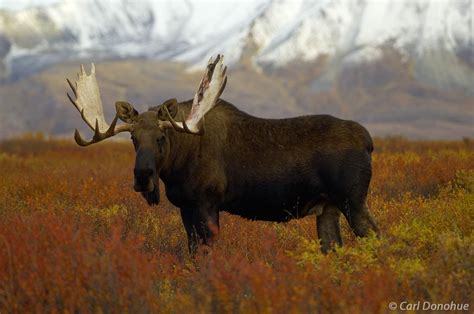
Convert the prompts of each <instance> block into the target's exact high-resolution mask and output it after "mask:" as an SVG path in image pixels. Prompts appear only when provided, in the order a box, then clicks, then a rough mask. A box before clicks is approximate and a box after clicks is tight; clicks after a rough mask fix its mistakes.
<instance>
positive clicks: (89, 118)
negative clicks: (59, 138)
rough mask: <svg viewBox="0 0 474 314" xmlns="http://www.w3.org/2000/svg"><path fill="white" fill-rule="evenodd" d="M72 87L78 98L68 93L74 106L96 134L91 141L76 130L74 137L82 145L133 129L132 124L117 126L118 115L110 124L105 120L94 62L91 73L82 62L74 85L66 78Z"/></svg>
mask: <svg viewBox="0 0 474 314" xmlns="http://www.w3.org/2000/svg"><path fill="white" fill-rule="evenodd" d="M66 80H67V82H68V84H69V86H70V87H71V89H72V91H73V93H74V96H75V97H76V99H73V98H72V97H71V96H70V95H69V93H66V95H67V97H68V98H69V100H70V101H71V102H72V104H73V105H74V107H76V109H77V110H78V111H79V112H80V114H81V117H82V119H83V120H84V122H86V124H87V125H88V126H89V127H90V128H91V129H92V131H94V136H93V137H92V139H91V140H90V141H86V140H84V139H83V138H82V136H81V134H80V133H79V131H78V130H77V129H76V131H75V132H74V139H75V140H76V143H77V144H78V145H80V146H88V145H91V144H94V143H97V142H100V141H102V140H104V139H106V138H109V137H112V136H114V135H116V134H117V133H120V132H125V131H129V132H130V131H131V130H132V125H131V124H124V125H121V126H118V127H116V124H117V119H118V116H117V115H115V118H114V119H113V120H112V123H111V124H110V126H109V125H108V124H107V122H105V118H104V109H103V107H102V101H101V99H100V90H99V85H98V84H97V80H96V78H95V66H94V63H92V67H91V74H90V75H87V73H86V71H85V70H84V66H83V65H82V64H81V72H80V73H78V74H77V81H76V83H75V84H74V85H73V84H72V83H71V81H69V79H66Z"/></svg>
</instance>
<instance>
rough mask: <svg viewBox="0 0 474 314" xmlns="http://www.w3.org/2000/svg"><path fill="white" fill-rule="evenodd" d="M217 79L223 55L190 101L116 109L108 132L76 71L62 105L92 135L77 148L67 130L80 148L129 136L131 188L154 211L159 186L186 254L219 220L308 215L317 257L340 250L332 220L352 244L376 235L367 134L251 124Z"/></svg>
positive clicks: (329, 121) (330, 124) (299, 120)
mask: <svg viewBox="0 0 474 314" xmlns="http://www.w3.org/2000/svg"><path fill="white" fill-rule="evenodd" d="M225 74H226V67H224V66H223V56H219V55H218V56H217V57H216V58H215V59H212V58H211V59H210V60H209V63H208V65H207V68H206V71H205V73H204V76H203V78H202V80H201V83H200V85H199V87H198V90H197V92H196V94H195V96H194V99H192V100H188V101H185V102H180V103H178V102H177V101H176V99H170V100H167V101H165V102H164V103H163V104H162V105H160V106H157V107H152V108H150V109H149V110H148V111H146V112H143V113H138V112H137V111H136V110H135V109H134V108H133V106H132V105H131V104H130V103H128V102H126V101H117V102H116V103H115V108H116V115H115V118H114V119H113V121H112V123H111V124H110V126H109V125H108V124H107V123H106V121H105V119H104V114H103V107H102V102H101V98H100V92H99V87H98V85H97V81H96V78H95V67H94V64H92V69H91V74H90V75H88V74H87V73H86V72H85V70H84V66H82V65H81V72H80V73H79V74H78V80H77V82H76V83H75V84H72V83H71V82H70V81H69V80H67V82H68V83H69V85H70V87H71V89H72V91H73V92H74V96H75V98H72V97H71V96H70V95H69V94H68V95H67V96H68V98H69V99H70V101H71V102H72V103H73V105H74V106H75V107H76V108H77V110H79V112H80V113H81V116H82V118H83V120H84V121H85V122H86V124H87V125H88V126H89V127H90V128H91V129H92V130H93V132H94V135H93V137H92V139H91V140H90V141H86V140H84V139H83V138H82V137H81V135H80V134H79V132H78V130H77V129H76V131H75V134H74V138H75V140H76V142H77V144H79V145H81V146H87V145H91V144H94V143H98V142H100V141H102V140H104V139H106V138H109V137H112V136H114V135H116V134H117V133H120V132H130V133H131V137H132V141H133V145H134V147H135V151H136V159H135V166H134V189H135V191H136V192H140V193H141V194H142V195H143V197H144V198H145V199H146V201H147V202H148V204H150V205H155V204H158V203H159V202H160V193H159V184H158V182H159V178H160V179H161V180H162V181H163V183H164V185H165V187H166V196H167V197H168V199H169V201H170V202H171V203H172V204H174V205H175V206H176V207H178V208H179V209H180V212H181V218H182V221H183V224H184V228H185V229H186V234H187V237H188V245H189V250H190V253H191V254H194V253H195V252H196V249H197V247H198V245H199V244H207V245H208V244H210V243H211V242H212V239H213V237H214V235H215V232H216V231H217V230H218V228H219V212H220V211H227V212H229V213H232V214H236V215H239V216H241V217H245V218H248V219H252V220H265V221H276V222H285V221H289V220H290V219H293V218H300V217H304V216H307V215H309V214H316V216H317V218H316V224H317V233H318V237H319V239H320V241H321V250H322V251H323V252H327V251H328V250H330V249H331V248H332V247H333V246H334V245H342V239H341V234H340V227H339V216H340V212H342V213H343V215H344V216H345V217H346V219H347V221H348V223H349V225H350V227H351V228H352V230H353V232H354V233H355V234H356V236H360V237H364V236H367V235H368V234H369V233H370V232H371V231H373V232H375V233H378V228H377V226H376V224H375V222H374V220H373V218H372V216H371V215H370V213H369V211H368V207H367V203H366V198H367V190H368V187H369V183H370V179H371V174H372V169H371V153H372V151H373V144H372V139H371V137H370V135H369V133H368V132H367V130H366V129H365V128H364V127H362V126H361V125H360V124H358V123H356V122H354V121H348V120H342V119H338V118H335V117H332V116H329V115H310V116H302V117H296V118H289V119H262V118H257V117H253V116H251V115H249V114H247V113H245V112H243V111H240V110H239V109H237V108H236V107H235V106H234V105H232V104H231V103H228V102H226V101H225V100H223V99H220V98H219V97H220V95H221V93H222V92H223V90H224V87H225V85H226V81H227V77H226V75H225ZM118 119H120V120H121V121H123V122H124V123H123V124H121V125H117V121H118Z"/></svg>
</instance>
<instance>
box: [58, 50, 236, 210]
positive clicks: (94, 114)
mask: <svg viewBox="0 0 474 314" xmlns="http://www.w3.org/2000/svg"><path fill="white" fill-rule="evenodd" d="M223 60H224V57H223V56H221V55H218V56H217V57H216V58H215V59H214V60H213V59H212V58H211V59H210V60H209V62H208V65H207V68H206V71H205V73H204V76H203V78H202V79H201V83H200V84H199V87H198V90H197V92H196V94H195V96H194V99H193V103H192V107H191V111H190V112H189V115H188V116H187V117H186V118H185V117H184V116H183V117H182V119H181V120H182V121H181V122H178V121H176V120H175V119H176V115H177V113H178V103H177V101H176V99H172V100H168V101H166V102H165V103H164V104H163V105H162V106H160V108H159V110H157V111H154V110H150V111H146V112H143V113H138V111H137V110H135V108H133V106H132V105H131V104H130V103H128V102H126V101H117V102H116V103H115V110H116V114H115V118H114V119H113V120H112V123H111V124H110V125H108V124H107V122H106V121H105V118H104V110H103V107H102V101H101V97H100V90H99V86H98V84H97V80H96V77H95V66H94V64H92V68H91V73H90V74H89V75H88V74H87V73H86V71H85V70H84V66H83V65H81V71H80V73H78V80H77V81H76V82H75V84H72V83H71V81H69V79H68V80H67V82H68V84H69V86H70V87H71V89H72V91H73V93H74V96H75V98H73V97H71V96H70V95H69V94H67V96H68V98H69V100H70V101H71V102H72V104H73V105H74V106H75V107H76V109H77V110H78V111H79V112H80V113H81V116H82V119H83V120H84V122H85V123H86V124H87V125H88V126H89V127H90V128H91V129H92V131H93V132H94V135H93V137H92V139H91V140H89V141H86V140H84V139H83V138H82V136H81V135H80V133H79V131H78V130H77V129H76V131H75V133H74V139H75V140H76V143H77V144H78V145H80V146H88V145H91V144H95V143H98V142H100V141H102V140H105V139H107V138H109V137H112V136H114V135H116V134H118V133H121V132H130V133H131V138H132V141H133V145H134V147H135V152H136V158H135V167H134V178H135V182H134V189H135V191H136V192H141V193H142V195H143V196H144V197H145V199H146V200H147V202H148V203H149V204H150V205H154V204H158V203H159V201H160V194H159V189H158V178H159V174H160V170H161V168H162V166H163V164H164V162H165V161H166V160H167V158H168V155H169V152H170V139H169V130H170V129H172V130H174V131H177V132H182V133H187V134H191V135H195V136H203V135H204V127H203V119H204V116H205V115H206V114H207V113H208V112H209V111H210V110H211V109H212V108H213V107H214V106H215V105H216V102H217V100H218V99H219V97H220V95H221V94H222V92H223V90H224V88H225V85H226V82H227V77H226V75H225V73H226V69H227V68H226V67H225V66H223ZM119 119H120V120H121V121H123V122H124V123H123V124H121V125H117V122H118V120H119Z"/></svg>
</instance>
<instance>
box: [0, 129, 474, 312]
mask: <svg viewBox="0 0 474 314" xmlns="http://www.w3.org/2000/svg"><path fill="white" fill-rule="evenodd" d="M374 146H375V151H374V153H373V179H372V182H371V186H370V190H369V196H368V203H369V207H370V208H371V211H372V213H373V215H374V217H375V219H376V220H377V222H378V223H379V226H380V229H381V230H380V231H381V237H380V238H376V237H374V236H371V237H368V238H364V239H359V238H356V237H355V236H354V233H353V232H352V231H350V228H349V226H348V225H347V222H346V221H345V220H342V219H341V227H342V235H343V238H344V241H345V245H344V247H342V248H339V249H336V251H335V252H329V253H328V254H327V255H324V254H322V253H321V252H320V249H319V243H318V241H317V240H316V239H317V236H316V226H315V225H316V224H315V217H314V216H308V217H306V218H302V219H298V220H292V221H290V222H289V223H275V222H261V221H249V220H246V219H243V218H240V217H238V216H234V215H230V214H226V213H222V215H221V227H222V228H221V231H220V232H219V234H218V238H219V241H216V242H215V244H214V246H213V249H212V250H210V251H209V252H207V254H199V253H198V255H197V257H196V258H195V259H192V258H191V257H190V256H189V254H188V250H187V239H186V234H185V231H184V230H183V227H182V223H181V217H180V214H179V210H178V209H177V208H174V207H173V206H172V205H171V204H170V203H169V202H168V201H167V200H166V196H165V195H164V192H163V191H164V189H160V191H161V193H162V195H161V202H160V204H159V205H158V206H154V207H150V206H149V205H148V204H147V202H146V201H145V200H144V199H143V198H142V197H141V195H140V194H138V193H135V192H134V191H133V188H132V183H131V182H133V171H132V169H133V161H134V158H135V154H134V150H133V146H132V145H131V144H130V143H129V142H128V141H127V143H120V142H113V141H111V142H104V143H101V144H98V145H94V146H93V147H89V148H88V149H83V148H80V147H78V146H77V145H76V144H75V143H72V142H71V141H70V140H57V139H46V138H45V137H44V136H41V135H29V136H24V137H22V138H17V139H14V140H7V141H3V142H1V143H0V173H1V185H0V312H2V313H10V312H18V313H25V312H58V311H59V312H66V311H67V312H76V311H78V312H86V313H87V312H124V311H128V312H132V313H136V312H158V313H159V312H164V313H169V312H171V313H173V312H174V313H181V312H223V313H227V312H243V313H247V312H252V313H253V312H264V313H269V312H275V313H288V312H301V311H303V312H327V313H349V312H350V313H367V312H372V313H378V312H383V313H385V312H388V304H389V302H391V301H394V302H402V301H407V302H408V303H416V302H417V301H418V300H421V301H422V302H423V301H428V302H431V303H450V302H451V301H454V302H457V303H470V306H471V307H472V306H474V287H473V282H474V233H473V230H474V206H473V204H474V143H473V142H471V141H470V140H467V139H466V140H464V141H457V142H454V141H453V142H441V141H438V142H436V141H431V142H426V141H408V140H405V139H401V138H387V139H376V140H375V141H374ZM160 184H161V183H160Z"/></svg>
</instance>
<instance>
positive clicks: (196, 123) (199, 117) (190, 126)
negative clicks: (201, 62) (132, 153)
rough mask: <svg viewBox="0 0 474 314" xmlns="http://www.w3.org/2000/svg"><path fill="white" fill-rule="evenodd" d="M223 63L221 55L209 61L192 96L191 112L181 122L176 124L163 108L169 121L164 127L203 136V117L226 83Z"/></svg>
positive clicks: (214, 103)
mask: <svg viewBox="0 0 474 314" xmlns="http://www.w3.org/2000/svg"><path fill="white" fill-rule="evenodd" d="M223 61H224V56H221V55H217V57H216V59H215V60H214V61H213V60H212V57H211V58H210V59H209V62H208V64H207V68H206V72H204V76H203V77H202V79H201V83H200V84H199V87H198V90H197V92H196V94H195V95H194V100H193V105H192V107H191V111H190V112H189V115H188V117H187V118H186V119H183V122H176V121H175V120H174V119H173V118H172V117H171V114H170V113H169V111H168V108H166V106H163V109H164V111H165V113H166V115H167V116H168V120H169V123H167V124H163V126H164V127H173V128H174V129H175V130H176V131H178V132H183V133H190V134H196V135H203V134H204V128H203V126H202V121H203V120H204V116H205V115H206V113H208V112H209V111H210V110H211V109H212V108H214V106H215V105H216V102H217V100H218V99H219V97H220V95H221V94H222V92H223V91H224V88H225V85H226V83H227V76H226V75H225V73H226V71H227V67H225V66H224V65H223ZM166 122H168V121H166Z"/></svg>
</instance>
